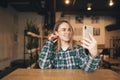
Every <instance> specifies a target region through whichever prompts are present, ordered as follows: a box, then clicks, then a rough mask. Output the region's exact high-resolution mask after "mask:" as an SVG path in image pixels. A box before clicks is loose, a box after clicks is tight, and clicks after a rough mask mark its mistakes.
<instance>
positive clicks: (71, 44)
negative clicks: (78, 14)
mask: <svg viewBox="0 0 120 80" xmlns="http://www.w3.org/2000/svg"><path fill="white" fill-rule="evenodd" d="M62 23H67V24H68V25H69V26H70V28H71V39H70V41H69V45H70V48H71V49H73V44H74V43H73V35H74V32H73V28H72V26H71V24H70V23H69V22H68V21H67V20H59V21H57V22H56V24H55V26H54V29H53V33H55V32H56V31H57V32H58V29H59V26H60V25H61V24H62ZM56 48H57V50H56V51H57V52H58V51H59V50H60V48H61V43H60V39H59V38H58V40H57V45H56Z"/></svg>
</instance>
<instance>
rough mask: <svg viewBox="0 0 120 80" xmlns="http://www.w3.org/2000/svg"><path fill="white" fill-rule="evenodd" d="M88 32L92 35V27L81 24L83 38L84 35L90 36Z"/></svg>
mask: <svg viewBox="0 0 120 80" xmlns="http://www.w3.org/2000/svg"><path fill="white" fill-rule="evenodd" d="M89 33H90V34H91V35H93V27H92V26H88V25H84V26H83V38H84V37H85V38H88V39H89V38H90V36H89Z"/></svg>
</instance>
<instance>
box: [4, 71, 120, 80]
mask: <svg viewBox="0 0 120 80" xmlns="http://www.w3.org/2000/svg"><path fill="white" fill-rule="evenodd" d="M2 80H120V75H119V74H118V73H116V72H113V71H111V70H108V69H99V70H96V71H94V72H85V71H83V70H80V69H73V70H68V69H67V70H65V69H64V70H63V69H62V70H60V69H59V70H58V69H46V70H42V69H17V70H15V71H13V72H12V73H10V74H9V75H7V76H5V77H4V78H3V79H2Z"/></svg>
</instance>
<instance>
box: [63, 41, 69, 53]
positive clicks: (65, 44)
mask: <svg viewBox="0 0 120 80" xmlns="http://www.w3.org/2000/svg"><path fill="white" fill-rule="evenodd" d="M68 47H69V42H65V41H61V48H62V49H63V50H64V51H65V50H66V49H67V48H68Z"/></svg>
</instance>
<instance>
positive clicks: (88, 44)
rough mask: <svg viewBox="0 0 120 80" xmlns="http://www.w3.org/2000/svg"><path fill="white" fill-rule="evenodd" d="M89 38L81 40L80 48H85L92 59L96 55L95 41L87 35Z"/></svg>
mask: <svg viewBox="0 0 120 80" xmlns="http://www.w3.org/2000/svg"><path fill="white" fill-rule="evenodd" d="M89 36H90V38H83V40H82V41H81V42H82V44H81V45H82V46H83V47H84V48H87V49H88V50H89V52H90V55H91V56H92V57H93V58H94V57H96V55H97V41H96V40H95V39H94V37H93V36H92V35H91V34H90V33H89Z"/></svg>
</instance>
